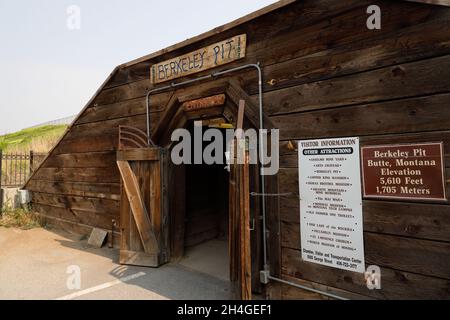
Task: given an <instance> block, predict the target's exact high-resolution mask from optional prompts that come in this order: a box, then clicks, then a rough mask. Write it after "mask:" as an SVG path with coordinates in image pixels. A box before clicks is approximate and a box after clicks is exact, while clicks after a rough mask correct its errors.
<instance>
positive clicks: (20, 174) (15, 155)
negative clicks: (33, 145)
mask: <svg viewBox="0 0 450 320" xmlns="http://www.w3.org/2000/svg"><path fill="white" fill-rule="evenodd" d="M45 156H46V154H45V153H36V152H33V151H30V152H26V153H25V152H22V153H20V152H9V153H7V152H2V151H1V150H0V158H1V161H0V187H20V186H22V185H23V184H24V183H25V181H26V180H27V179H28V177H29V176H30V175H31V173H33V171H34V170H35V169H36V168H37V167H38V166H39V164H40V163H41V162H42V160H44V158H45Z"/></svg>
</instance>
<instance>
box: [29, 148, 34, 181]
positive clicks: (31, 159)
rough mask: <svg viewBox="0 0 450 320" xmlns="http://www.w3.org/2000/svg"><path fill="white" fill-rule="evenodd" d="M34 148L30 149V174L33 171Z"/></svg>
mask: <svg viewBox="0 0 450 320" xmlns="http://www.w3.org/2000/svg"><path fill="white" fill-rule="evenodd" d="M33 155H34V154H33V150H30V176H31V174H32V173H33V160H34V159H33V158H34V157H33Z"/></svg>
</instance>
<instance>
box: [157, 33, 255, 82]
mask: <svg viewBox="0 0 450 320" xmlns="http://www.w3.org/2000/svg"><path fill="white" fill-rule="evenodd" d="M246 46H247V35H246V34H241V35H238V36H235V37H232V38H229V39H226V40H224V41H221V42H218V43H214V44H212V45H210V46H207V47H204V48H201V49H198V50H196V51H193V52H190V53H188V54H185V55H182V56H179V57H175V58H173V59H170V60H166V61H163V62H159V63H157V64H154V65H152V67H151V77H150V79H151V82H152V83H153V84H157V83H161V82H165V81H169V80H174V79H177V78H180V77H184V76H188V75H191V74H194V73H197V72H201V71H205V70H208V69H212V68H215V67H218V66H221V65H224V64H227V63H230V62H233V61H236V60H239V59H242V58H244V57H245V50H246Z"/></svg>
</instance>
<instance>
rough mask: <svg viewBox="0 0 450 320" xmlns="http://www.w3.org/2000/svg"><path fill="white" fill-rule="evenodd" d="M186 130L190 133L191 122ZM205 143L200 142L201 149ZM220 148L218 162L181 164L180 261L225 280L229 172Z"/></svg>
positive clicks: (227, 261) (226, 278)
mask: <svg viewBox="0 0 450 320" xmlns="http://www.w3.org/2000/svg"><path fill="white" fill-rule="evenodd" d="M203 129H204V130H206V129H208V127H204V128H203ZM189 130H190V131H191V132H193V125H191V126H190V127H189ZM222 133H223V135H222V136H223V140H225V132H222ZM207 144H209V142H207V143H203V148H202V150H204V147H205V146H206V145H207ZM222 150H223V151H222V154H221V157H222V163H221V164H211V165H208V164H204V163H203V164H190V165H185V185H186V189H185V190H186V198H185V201H186V205H185V232H184V247H185V248H184V257H183V259H182V260H181V262H180V263H181V264H183V265H186V266H188V267H190V268H193V269H197V270H198V271H201V272H204V273H208V274H211V275H213V276H215V277H218V278H221V279H224V280H228V279H229V257H228V220H229V210H228V201H229V198H228V189H229V172H228V171H227V170H226V168H225V166H226V165H225V156H224V152H225V150H226V149H225V141H223V148H222ZM191 154H192V155H193V150H192V153H191Z"/></svg>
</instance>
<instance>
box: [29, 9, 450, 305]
mask: <svg viewBox="0 0 450 320" xmlns="http://www.w3.org/2000/svg"><path fill="white" fill-rule="evenodd" d="M372 5H377V6H378V7H379V8H380V9H381V28H376V27H374V28H371V27H370V26H369V25H368V19H369V18H370V16H371V13H370V12H368V7H369V6H372ZM217 14H220V13H219V12H218V13H217ZM230 39H233V40H234V41H235V42H234V43H235V44H236V43H239V48H240V50H238V51H236V52H237V53H235V56H233V57H229V58H230V59H229V60H226V59H225V60H224V61H223V64H217V65H216V66H215V67H214V68H208V69H204V70H203V71H200V72H187V73H186V74H183V72H184V71H186V70H190V68H189V64H192V65H195V64H198V63H199V62H198V61H197V62H196V61H195V59H197V58H198V57H197V58H193V55H190V54H191V53H193V52H196V51H197V50H200V49H202V48H211V46H213V45H215V44H220V43H221V44H222V45H223V44H227V43H229V40H230ZM219 47H220V46H219ZM118 50H120V48H119V49H118ZM222 50H224V49H223V47H222ZM225 50H226V48H225ZM183 57H185V58H186V59H187V60H182V58H183ZM191 58H192V59H191ZM222 58H223V57H222ZM171 59H173V60H171ZM173 61H177V66H175V65H173V64H172V65H171V62H173ZM214 62H216V63H217V56H216V61H214ZM180 63H181V66H179V64H180ZM183 63H185V64H187V66H186V65H185V67H183V65H182V64H183ZM205 63H206V62H205ZM209 63H211V61H209ZM257 63H259V66H260V68H261V70H262V92H263V93H262V101H263V120H264V127H265V128H269V129H270V128H278V129H279V130H280V131H279V132H280V140H281V143H280V144H281V146H280V170H279V172H278V174H277V175H274V176H266V177H265V178H264V179H265V180H264V184H265V190H264V191H265V193H267V194H270V196H266V197H264V199H265V202H264V210H265V219H263V218H262V205H263V204H262V197H260V196H257V194H258V193H260V192H261V184H262V177H261V176H260V175H259V170H258V169H259V168H258V166H256V165H250V166H248V167H247V169H248V170H241V169H242V168H237V169H236V168H233V169H232V170H231V172H230V173H228V172H227V171H226V170H223V166H219V167H217V166H206V165H198V166H195V165H183V166H176V165H174V164H173V163H171V161H170V157H169V152H170V135H171V133H172V132H173V130H175V129H177V128H190V130H194V129H193V128H194V126H193V122H194V121H196V120H201V119H202V120H206V122H208V121H210V120H211V119H212V120H213V121H218V122H220V123H224V124H227V123H229V124H232V125H233V126H235V127H236V126H237V125H238V124H237V120H238V118H239V104H240V101H241V100H243V101H245V109H243V110H245V111H244V112H245V114H244V119H243V126H244V127H246V128H250V127H253V128H259V125H260V122H259V120H260V119H259V113H258V111H259V109H258V107H259V87H258V72H257V69H256V67H255V66H253V67H249V68H243V69H238V70H234V71H232V72H229V73H224V74H220V73H218V72H219V71H224V70H230V69H233V68H239V67H240V66H244V65H248V64H257ZM177 67H179V68H180V69H179V70H181V71H180V75H178V76H177V72H176V71H177V69H174V68H177ZM152 70H153V71H152ZM189 79H200V80H195V81H194V82H192V83H184V84H183V85H179V86H176V85H174V86H172V87H170V86H168V85H170V84H171V83H173V84H177V83H182V82H184V81H186V80H189ZM158 88H163V89H161V90H159V91H158ZM155 89H156V90H155ZM151 90H155V91H152V92H151V93H149V92H150V91H151ZM147 98H148V100H147ZM147 101H150V103H149V108H150V113H149V119H150V121H149V122H150V123H149V124H150V125H149V128H150V129H151V134H150V137H151V138H152V141H153V142H154V143H155V145H156V146H152V145H151V144H150V145H148V144H147V140H146V138H148V137H147V136H146V135H145V133H146V131H147V112H146V111H147V110H146V108H147ZM212 120H211V121H212ZM130 127H132V128H130ZM133 128H138V129H140V130H141V131H133V130H134V129H133ZM119 130H122V132H121V137H122V138H125V137H126V135H127V132H128V134H129V135H130V131H131V136H133V137H134V138H128V139H126V138H125V139H123V140H121V141H119ZM133 132H134V133H133ZM335 137H359V141H360V144H361V146H362V147H364V146H372V145H386V144H409V143H421V142H423V143H428V142H442V143H443V150H444V152H443V154H444V156H445V157H444V163H443V164H444V168H445V170H444V177H445V174H446V175H447V177H449V173H450V171H449V170H450V169H449V168H450V157H449V154H448V152H450V151H448V150H450V7H449V2H448V1H446V0H438V1H419V0H417V1H402V0H396V1H392V0H368V1H366V0H348V1H340V0H299V1H292V0H284V1H280V2H278V3H275V4H273V5H271V6H268V7H266V8H264V9H262V10H259V11H257V12H254V13H252V14H250V15H247V16H245V17H243V18H241V19H238V20H236V21H234V22H231V23H229V24H226V25H224V26H221V27H218V28H216V29H214V30H211V31H209V32H207V33H204V34H202V35H199V36H197V37H194V38H192V39H188V40H186V41H183V42H181V43H178V44H175V45H173V46H171V47H168V48H166V49H164V50H161V51H158V52H155V53H153V54H150V55H148V56H145V57H142V58H140V59H137V60H134V61H130V62H128V63H125V64H122V65H120V66H118V67H117V68H116V69H114V71H113V72H112V73H111V75H110V76H109V77H108V79H106V81H105V82H104V84H103V85H102V86H101V87H100V88H99V89H98V91H97V92H96V93H95V95H94V96H93V98H92V99H91V100H90V101H89V102H88V104H87V105H86V106H85V107H84V109H83V110H82V111H81V112H80V114H79V115H78V117H77V118H76V120H75V121H74V122H73V123H72V125H71V126H70V127H69V129H68V130H67V132H66V133H65V134H64V136H63V137H62V139H61V140H60V141H59V143H58V144H57V145H56V146H55V148H54V149H53V150H52V151H51V152H50V154H49V156H48V157H47V158H46V160H45V161H43V163H42V164H41V166H40V168H39V169H38V170H36V171H35V172H34V174H33V176H32V177H31V178H30V179H29V181H28V182H27V183H26V185H25V188H26V189H28V190H30V191H31V192H32V206H33V208H34V210H35V211H36V212H37V213H38V214H39V215H40V217H41V218H43V219H45V220H46V221H47V222H48V223H50V224H53V225H56V226H58V227H60V228H63V229H65V230H69V231H72V232H77V233H82V234H89V233H90V232H91V230H92V228H93V227H97V228H101V229H105V230H108V231H111V230H113V231H114V237H113V238H114V241H115V243H116V245H120V247H121V261H122V262H124V263H132V264H143V265H153V266H157V265H160V264H162V263H165V262H167V261H171V260H176V259H178V258H180V257H181V256H183V251H184V248H185V247H186V246H191V245H195V244H197V243H200V242H202V241H205V240H208V239H212V238H214V237H220V236H224V237H227V238H228V239H229V243H230V246H229V247H230V248H229V252H230V255H231V256H230V260H231V266H230V270H231V273H232V275H231V280H232V281H234V282H236V281H237V282H239V284H238V286H240V288H241V289H242V288H244V289H243V290H242V291H241V292H244V291H245V288H247V289H248V287H249V286H250V284H249V283H248V282H246V281H248V279H250V278H251V288H252V290H253V291H254V292H262V293H264V294H265V296H266V297H267V298H269V299H280V298H281V299H305V298H306V299H328V298H330V299H332V298H333V296H330V294H331V295H335V296H337V297H343V298H349V299H402V298H408V299H429V298H433V299H448V298H450V205H449V204H448V202H447V198H446V199H445V201H427V200H423V199H422V200H420V199H411V200H406V201H405V200H404V199H403V200H395V199H374V198H370V197H364V196H363V201H362V212H363V235H364V251H365V258H364V259H365V264H366V266H368V265H376V266H379V267H380V268H381V289H378V290H377V289H374V290H370V289H368V287H367V285H366V280H365V277H364V274H362V273H357V272H352V271H348V270H342V269H338V268H333V267H329V266H323V265H320V264H317V263H311V262H306V261H304V260H303V259H302V254H301V243H300V232H299V231H300V208H299V178H298V176H299V174H298V165H299V163H298V155H297V144H296V143H297V141H298V140H308V139H319V138H335ZM130 140H133V142H131V141H130ZM137 141H141V142H142V145H140V146H136V145H135V146H134V147H133V148H131V149H129V146H130V144H133V143H136V142H137ZM119 145H120V148H119ZM138 147H139V148H138ZM138 149H140V150H138ZM235 169H236V170H235ZM121 176H122V179H121ZM449 179H450V178H449ZM449 181H450V180H445V182H446V183H449ZM230 182H231V183H230ZM211 185H214V186H215V188H211V187H210V186H211ZM230 186H231V187H230ZM139 188H140V191H139ZM236 189H238V190H236ZM133 192H134V194H135V197H130V196H129V195H130V194H133ZM249 193H252V195H251V196H247V197H245V195H246V194H247V195H248V194H249ZM446 194H447V197H448V194H449V192H448V185H447V192H446ZM242 195H244V196H242ZM247 202H249V203H247ZM246 207H247V208H249V209H250V211H249V212H246ZM241 212H244V213H245V212H246V214H247V215H248V216H246V217H245V219H246V220H244V223H247V222H248V221H250V222H251V223H250V224H251V225H252V228H251V230H250V226H248V225H247V226H246V227H244V228H241V227H240V225H239V224H240V223H242V221H241V220H239V219H241V218H242V217H241V216H240V214H241ZM236 217H237V218H236ZM236 219H237V220H236ZM114 221H115V226H113V224H114ZM230 223H231V224H230ZM263 224H265V226H266V229H267V232H266V233H265V232H264V230H263ZM244 225H245V224H244ZM264 234H266V239H267V242H266V246H265V245H264V241H263V236H264ZM248 237H249V239H250V240H249V243H245V241H246V240H245V239H246V238H247V239H248ZM119 239H120V240H119ZM119 241H120V243H119ZM243 242H244V248H243V247H242V246H241V247H239V246H240V245H242V244H243ZM245 245H248V246H249V248H248V247H245ZM265 247H267V248H266V249H267V250H266V254H265V252H264V249H265ZM248 249H249V250H248ZM265 258H266V259H267V261H266V262H267V266H266V269H267V270H268V273H263V275H262V278H264V277H265V276H267V275H269V274H270V277H271V278H273V279H268V280H269V281H268V283H267V284H262V283H261V277H260V276H261V274H260V271H261V270H263V269H264V268H265V267H264V259H265ZM250 261H251V270H249V269H248V268H249V265H250V263H249V262H250ZM277 279H281V280H282V281H284V282H282V281H279V280H277ZM264 282H266V281H264ZM299 286H304V287H308V288H313V289H315V290H317V291H316V292H313V291H308V290H303V289H301V288H300V287H299ZM327 294H329V295H327ZM241 297H243V298H245V297H247V296H246V293H245V292H244V293H242V294H241Z"/></svg>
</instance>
